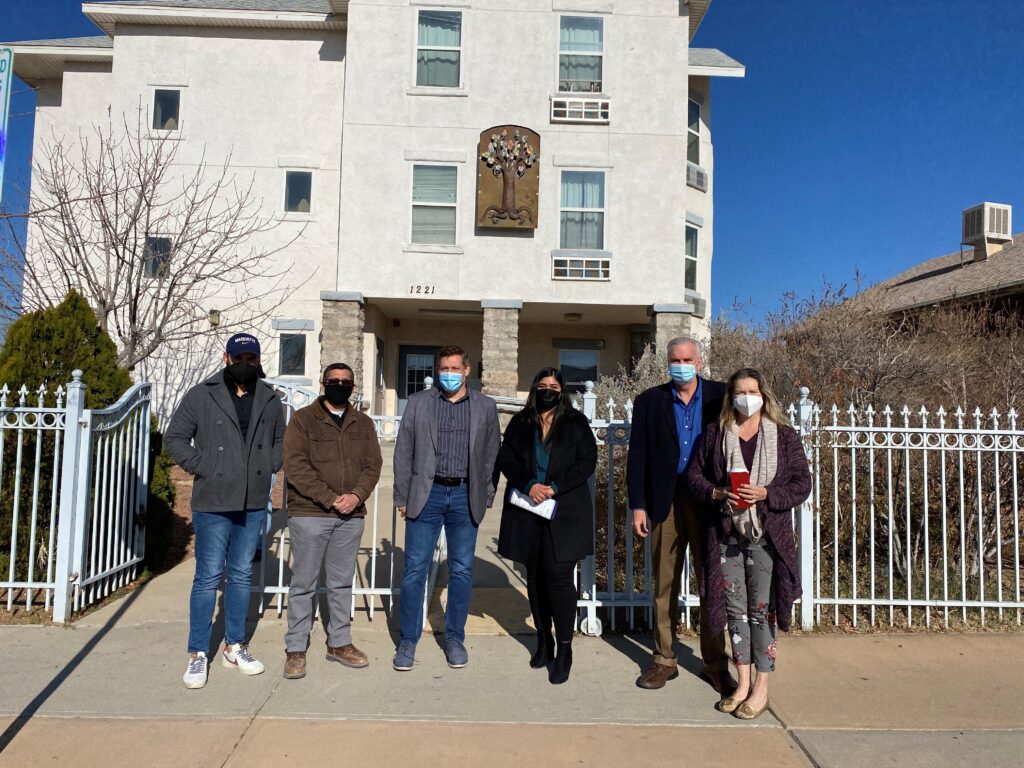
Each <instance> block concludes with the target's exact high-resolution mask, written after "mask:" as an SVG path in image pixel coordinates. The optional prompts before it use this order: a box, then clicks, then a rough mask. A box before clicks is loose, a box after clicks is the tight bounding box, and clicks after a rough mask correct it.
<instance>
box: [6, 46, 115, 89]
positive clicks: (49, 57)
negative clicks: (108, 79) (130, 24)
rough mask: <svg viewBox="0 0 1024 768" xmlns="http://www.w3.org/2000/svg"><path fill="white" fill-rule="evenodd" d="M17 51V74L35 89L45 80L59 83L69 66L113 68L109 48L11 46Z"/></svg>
mask: <svg viewBox="0 0 1024 768" xmlns="http://www.w3.org/2000/svg"><path fill="white" fill-rule="evenodd" d="M8 47H9V48H10V49H11V50H12V51H14V74H16V75H17V76H18V77H20V78H21V79H22V80H23V81H24V82H25V83H26V84H27V85H29V86H31V87H33V88H35V87H37V86H38V85H39V83H40V82H42V81H44V80H59V79H60V78H61V76H62V75H63V73H64V70H65V69H66V68H67V66H68V64H72V63H76V64H112V63H113V61H114V51H113V49H112V48H109V47H99V46H97V47H95V48H85V47H82V46H70V45H18V44H14V45H9V46H8Z"/></svg>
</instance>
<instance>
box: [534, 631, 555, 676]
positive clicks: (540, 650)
mask: <svg viewBox="0 0 1024 768" xmlns="http://www.w3.org/2000/svg"><path fill="white" fill-rule="evenodd" d="M554 655H555V640H554V638H553V637H551V635H541V634H539V633H538V634H537V650H535V651H534V652H533V657H532V658H531V659H530V666H531V667H533V668H534V669H543V668H544V667H546V666H547V665H548V662H549V661H551V659H552V658H553V657H554Z"/></svg>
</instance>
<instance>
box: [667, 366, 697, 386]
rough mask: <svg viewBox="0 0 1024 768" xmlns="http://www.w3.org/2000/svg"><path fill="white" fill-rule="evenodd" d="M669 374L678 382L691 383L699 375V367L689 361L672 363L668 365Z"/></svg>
mask: <svg viewBox="0 0 1024 768" xmlns="http://www.w3.org/2000/svg"><path fill="white" fill-rule="evenodd" d="M668 375H669V376H670V377H672V381H674V382H676V383H677V384H689V383H690V382H691V381H693V380H694V378H695V377H696V376H697V367H696V366H694V365H690V364H689V363H672V364H671V365H669V367H668Z"/></svg>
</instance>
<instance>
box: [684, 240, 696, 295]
mask: <svg viewBox="0 0 1024 768" xmlns="http://www.w3.org/2000/svg"><path fill="white" fill-rule="evenodd" d="M684 262H685V263H684V273H683V274H684V280H685V287H686V288H688V289H689V290H691V291H696V290H697V228H696V227H689V226H688V227H687V228H686V254H685V259H684Z"/></svg>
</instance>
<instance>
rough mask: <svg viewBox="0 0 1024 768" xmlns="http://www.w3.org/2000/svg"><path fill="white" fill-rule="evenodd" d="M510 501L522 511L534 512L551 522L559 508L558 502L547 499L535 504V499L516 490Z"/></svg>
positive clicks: (513, 491) (513, 490)
mask: <svg viewBox="0 0 1024 768" xmlns="http://www.w3.org/2000/svg"><path fill="white" fill-rule="evenodd" d="M509 501H511V502H512V503H513V504H515V505H516V506H517V507H519V508H520V509H525V510H526V511H527V512H533V514H535V515H540V516H541V517H543V518H544V519H545V520H551V519H552V518H553V517H554V516H555V510H556V509H557V508H558V502H557V501H555V500H554V499H546V500H544V501H542V502H541V503H540V504H535V503H534V501H533V499H531V498H530V497H529V496H527V495H526V494H525V493H520V492H519V491H517V490H516V489H515V488H513V489H512V493H511V495H510V496H509Z"/></svg>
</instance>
